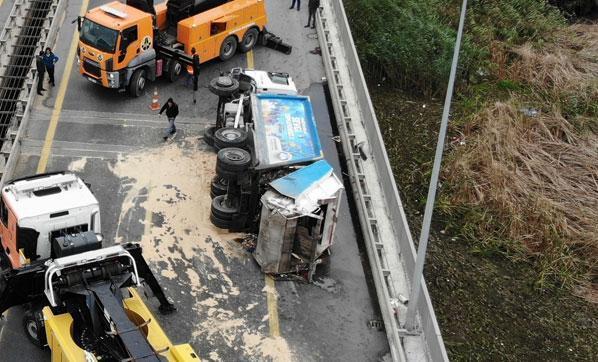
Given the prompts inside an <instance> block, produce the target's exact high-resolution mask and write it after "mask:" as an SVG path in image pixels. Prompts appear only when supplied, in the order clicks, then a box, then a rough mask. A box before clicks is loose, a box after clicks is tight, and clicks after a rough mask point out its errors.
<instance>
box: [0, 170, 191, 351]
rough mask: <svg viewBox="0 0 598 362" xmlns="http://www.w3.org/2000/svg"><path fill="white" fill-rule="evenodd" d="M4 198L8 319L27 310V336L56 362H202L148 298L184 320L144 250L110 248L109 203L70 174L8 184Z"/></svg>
mask: <svg viewBox="0 0 598 362" xmlns="http://www.w3.org/2000/svg"><path fill="white" fill-rule="evenodd" d="M1 194H2V195H1V198H0V237H1V244H2V251H1V252H0V314H2V313H4V312H5V311H6V310H7V309H9V308H11V307H13V306H23V307H24V308H25V310H26V312H25V315H24V317H23V327H24V330H25V334H26V335H27V337H28V338H29V339H30V340H31V342H33V343H34V344H35V345H37V346H39V347H46V346H47V347H49V348H50V350H51V352H52V360H53V361H71V362H79V361H100V360H101V361H163V360H167V361H199V357H198V356H197V354H196V353H195V352H194V351H193V349H192V347H191V346H190V345H189V344H181V345H174V344H173V343H172V342H171V341H170V340H169V339H168V337H167V336H166V334H165V333H164V331H163V330H162V328H161V327H160V325H159V324H158V322H157V320H156V318H155V317H154V316H153V315H152V313H151V311H150V310H149V308H148V307H147V306H146V304H145V303H144V300H143V299H142V298H141V296H140V294H139V291H138V289H137V288H140V287H142V286H146V287H147V289H148V292H150V294H153V295H154V296H155V297H156V298H157V299H158V301H159V302H160V307H159V310H160V312H162V313H170V312H173V311H175V307H174V305H173V303H172V302H171V301H170V299H169V298H168V297H167V296H166V295H165V293H164V291H163V290H162V288H161V286H160V284H159V283H158V281H157V280H156V278H155V276H154V275H153V273H152V271H151V270H150V268H149V266H148V264H147V262H146V261H145V259H144V258H143V256H142V253H141V247H140V246H139V245H138V244H133V243H128V244H122V245H118V244H117V245H113V246H109V247H103V246H102V242H103V238H102V234H101V226H100V208H99V203H98V201H97V199H96V198H95V196H94V195H93V193H92V192H91V190H90V188H89V187H88V185H87V184H85V183H84V182H83V180H81V179H80V178H79V177H78V176H76V175H75V174H73V173H69V172H57V173H50V174H41V175H35V176H31V177H26V178H22V179H18V180H14V181H11V182H8V183H7V184H5V185H4V186H3V187H2V190H1Z"/></svg>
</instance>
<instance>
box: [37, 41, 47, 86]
mask: <svg viewBox="0 0 598 362" xmlns="http://www.w3.org/2000/svg"><path fill="white" fill-rule="evenodd" d="M43 57H44V51H43V50H42V51H40V52H39V54H38V55H36V56H35V68H37V94H39V95H40V96H43V94H42V91H45V89H44V75H45V74H46V66H45V64H44V58H43Z"/></svg>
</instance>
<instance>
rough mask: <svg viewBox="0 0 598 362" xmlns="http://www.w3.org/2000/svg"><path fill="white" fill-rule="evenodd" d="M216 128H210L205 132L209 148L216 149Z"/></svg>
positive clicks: (204, 135) (204, 137) (204, 136)
mask: <svg viewBox="0 0 598 362" xmlns="http://www.w3.org/2000/svg"><path fill="white" fill-rule="evenodd" d="M215 130H216V127H208V128H206V130H205V131H204V132H203V140H204V141H205V142H206V144H207V145H208V146H212V147H214V131H215Z"/></svg>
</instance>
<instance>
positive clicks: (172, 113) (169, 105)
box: [160, 98, 179, 141]
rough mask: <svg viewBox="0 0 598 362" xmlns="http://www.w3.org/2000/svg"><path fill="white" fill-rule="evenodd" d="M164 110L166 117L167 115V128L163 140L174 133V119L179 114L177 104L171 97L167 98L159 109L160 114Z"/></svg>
mask: <svg viewBox="0 0 598 362" xmlns="http://www.w3.org/2000/svg"><path fill="white" fill-rule="evenodd" d="M164 111H166V117H168V128H167V129H166V134H165V135H164V141H166V140H167V139H168V136H170V135H173V134H175V133H176V126H175V125H174V119H175V118H176V116H178V115H179V106H178V105H177V104H176V103H174V101H173V100H172V98H168V100H167V101H166V104H164V106H162V108H161V109H160V115H161V114H162V112H164Z"/></svg>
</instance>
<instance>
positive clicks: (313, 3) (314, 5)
mask: <svg viewBox="0 0 598 362" xmlns="http://www.w3.org/2000/svg"><path fill="white" fill-rule="evenodd" d="M319 7H320V0H309V3H308V4H307V11H308V12H309V17H308V18H307V25H306V26H305V27H306V28H309V24H310V23H311V28H312V29H313V28H315V27H316V11H317V10H318V8H319Z"/></svg>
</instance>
